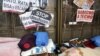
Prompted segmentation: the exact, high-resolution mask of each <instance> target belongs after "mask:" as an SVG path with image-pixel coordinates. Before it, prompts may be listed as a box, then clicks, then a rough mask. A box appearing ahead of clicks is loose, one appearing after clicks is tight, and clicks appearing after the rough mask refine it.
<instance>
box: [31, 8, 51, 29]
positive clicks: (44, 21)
mask: <svg viewBox="0 0 100 56" xmlns="http://www.w3.org/2000/svg"><path fill="white" fill-rule="evenodd" d="M30 18H31V19H32V21H33V22H34V23H39V24H41V25H44V26H45V27H49V25H50V21H51V18H52V17H51V15H50V14H49V13H47V12H45V11H42V10H39V9H36V10H33V11H32V14H31V16H30Z"/></svg>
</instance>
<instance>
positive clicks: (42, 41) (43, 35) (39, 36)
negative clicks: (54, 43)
mask: <svg viewBox="0 0 100 56" xmlns="http://www.w3.org/2000/svg"><path fill="white" fill-rule="evenodd" d="M34 35H35V36H36V46H46V45H47V44H48V39H49V35H48V32H38V31H37V32H35V33H34Z"/></svg>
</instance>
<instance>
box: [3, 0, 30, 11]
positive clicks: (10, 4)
mask: <svg viewBox="0 0 100 56" xmlns="http://www.w3.org/2000/svg"><path fill="white" fill-rule="evenodd" d="M29 2H30V1H29V0H3V4H2V10H3V11H4V12H24V11H25V10H26V9H27V8H28V6H29Z"/></svg>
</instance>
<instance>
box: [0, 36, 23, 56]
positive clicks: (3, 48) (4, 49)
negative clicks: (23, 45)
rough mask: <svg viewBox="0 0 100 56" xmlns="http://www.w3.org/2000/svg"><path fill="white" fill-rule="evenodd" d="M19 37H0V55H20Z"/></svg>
mask: <svg viewBox="0 0 100 56" xmlns="http://www.w3.org/2000/svg"><path fill="white" fill-rule="evenodd" d="M19 40H20V39H17V38H11V37H0V56H20V51H21V50H20V49H19V47H18V45H17V44H18V42H19Z"/></svg>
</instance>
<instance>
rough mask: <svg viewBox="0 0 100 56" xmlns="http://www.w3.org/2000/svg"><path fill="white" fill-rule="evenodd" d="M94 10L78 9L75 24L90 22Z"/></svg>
mask: <svg viewBox="0 0 100 56" xmlns="http://www.w3.org/2000/svg"><path fill="white" fill-rule="evenodd" d="M94 12H95V11H94V10H87V9H78V10H77V16H76V21H77V22H92V20H93V16H94Z"/></svg>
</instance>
